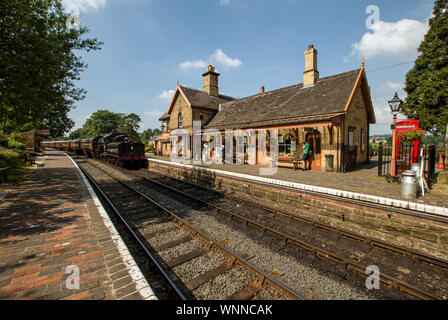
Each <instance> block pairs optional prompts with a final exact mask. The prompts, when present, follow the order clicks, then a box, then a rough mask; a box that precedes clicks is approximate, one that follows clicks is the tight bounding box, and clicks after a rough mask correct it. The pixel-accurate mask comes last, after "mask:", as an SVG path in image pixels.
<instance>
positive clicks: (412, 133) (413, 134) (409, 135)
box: [397, 130, 425, 141]
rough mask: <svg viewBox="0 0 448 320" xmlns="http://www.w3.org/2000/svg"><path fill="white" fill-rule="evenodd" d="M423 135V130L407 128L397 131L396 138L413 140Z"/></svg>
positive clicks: (419, 138)
mask: <svg viewBox="0 0 448 320" xmlns="http://www.w3.org/2000/svg"><path fill="white" fill-rule="evenodd" d="M424 136H425V131H422V130H409V131H404V132H400V133H398V135H397V138H398V140H400V141H414V140H421V139H422V138H423V137H424Z"/></svg>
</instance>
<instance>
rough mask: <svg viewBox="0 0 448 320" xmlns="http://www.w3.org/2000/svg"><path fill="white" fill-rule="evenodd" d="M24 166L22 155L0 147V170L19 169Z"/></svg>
mask: <svg viewBox="0 0 448 320" xmlns="http://www.w3.org/2000/svg"><path fill="white" fill-rule="evenodd" d="M24 164H25V161H24V158H23V155H22V154H20V153H19V152H16V151H14V150H9V149H6V148H3V147H0V168H5V167H20V166H23V165H24Z"/></svg>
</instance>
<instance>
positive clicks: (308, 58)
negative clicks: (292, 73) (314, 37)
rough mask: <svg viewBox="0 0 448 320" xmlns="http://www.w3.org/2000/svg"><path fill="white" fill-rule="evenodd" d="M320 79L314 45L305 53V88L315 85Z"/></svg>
mask: <svg viewBox="0 0 448 320" xmlns="http://www.w3.org/2000/svg"><path fill="white" fill-rule="evenodd" d="M317 79H319V72H318V71H317V50H316V49H314V46H313V45H312V44H310V45H309V47H308V50H307V51H305V72H304V73H303V86H304V87H306V86H310V85H314V83H315V82H316V81H317Z"/></svg>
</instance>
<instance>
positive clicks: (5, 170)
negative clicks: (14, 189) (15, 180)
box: [0, 167, 12, 182]
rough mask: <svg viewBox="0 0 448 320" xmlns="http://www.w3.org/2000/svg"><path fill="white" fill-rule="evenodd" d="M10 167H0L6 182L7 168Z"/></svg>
mask: <svg viewBox="0 0 448 320" xmlns="http://www.w3.org/2000/svg"><path fill="white" fill-rule="evenodd" d="M11 168H12V167H6V168H0V172H3V178H4V179H5V182H8V173H7V171H8V169H11Z"/></svg>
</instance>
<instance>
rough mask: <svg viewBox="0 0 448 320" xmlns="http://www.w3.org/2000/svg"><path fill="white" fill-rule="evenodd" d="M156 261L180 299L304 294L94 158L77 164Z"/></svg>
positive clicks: (245, 297) (232, 298)
mask: <svg viewBox="0 0 448 320" xmlns="http://www.w3.org/2000/svg"><path fill="white" fill-rule="evenodd" d="M78 165H79V166H80V168H81V170H82V171H83V172H84V173H85V175H86V176H87V177H88V179H89V180H90V181H91V182H92V183H93V184H94V186H95V188H96V189H97V191H98V192H99V193H100V195H101V196H102V197H103V199H105V201H107V202H108V204H109V207H112V208H113V211H114V212H115V213H116V214H118V215H119V216H120V219H121V221H122V222H123V223H124V224H125V225H126V227H127V228H128V230H129V231H130V232H131V233H132V234H133V235H134V237H135V239H137V241H138V242H139V243H140V245H141V248H142V250H144V251H145V252H146V254H147V255H148V257H150V259H151V260H152V261H153V263H155V264H156V265H157V267H158V268H159V270H160V272H161V273H162V274H163V277H164V278H165V280H166V281H167V284H169V286H170V288H171V289H172V290H173V291H174V292H175V295H176V296H177V298H179V299H229V300H240V299H243V300H248V299H304V297H303V296H302V295H301V294H299V293H298V292H296V291H294V290H292V289H291V288H289V287H287V286H286V285H284V284H283V283H282V282H280V281H279V280H277V279H276V278H275V277H274V276H272V275H270V274H268V273H266V272H264V271H262V270H261V269H259V268H258V267H256V266H255V265H253V264H252V263H250V262H249V261H247V260H246V259H245V258H244V257H242V256H240V255H239V254H237V253H236V252H233V251H232V250H230V249H228V248H227V247H226V246H224V245H223V244H221V243H219V242H218V241H216V240H214V239H212V238H211V237H210V236H208V235H206V234H205V233H203V232H201V231H200V230H198V229H197V228H195V227H194V226H193V225H191V224H190V223H188V222H187V221H185V220H184V219H182V217H180V216H178V215H176V214H175V213H173V212H171V211H170V210H168V209H167V208H165V207H163V206H162V205H161V204H160V203H158V202H156V201H154V200H153V199H151V197H149V196H148V195H147V194H144V193H142V192H141V191H139V190H137V189H136V188H134V187H133V186H131V185H130V184H128V183H126V182H124V181H121V180H119V179H117V178H116V177H113V176H112V175H110V174H109V173H107V172H106V171H105V170H104V169H101V168H99V167H95V166H94V165H93V164H92V163H82V162H80V163H78Z"/></svg>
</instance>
